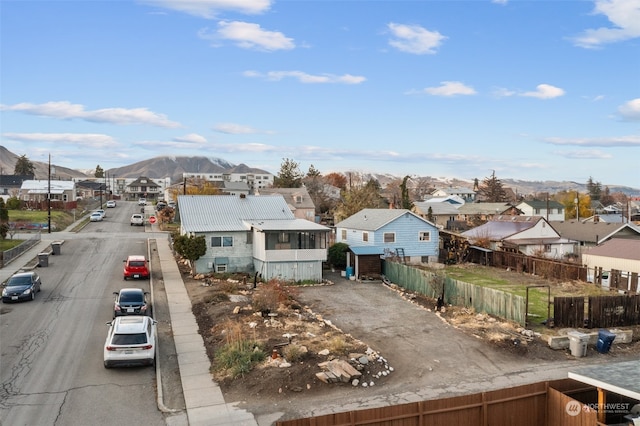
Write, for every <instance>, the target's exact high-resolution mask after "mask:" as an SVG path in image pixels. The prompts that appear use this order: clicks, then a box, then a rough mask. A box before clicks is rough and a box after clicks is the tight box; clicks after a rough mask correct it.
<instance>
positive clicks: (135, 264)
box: [124, 255, 149, 280]
mask: <svg viewBox="0 0 640 426" xmlns="http://www.w3.org/2000/svg"><path fill="white" fill-rule="evenodd" d="M129 278H133V279H145V280H146V279H149V268H148V267H147V259H145V257H144V256H137V255H132V256H129V257H128V258H127V260H124V279H125V280H127V279H129Z"/></svg>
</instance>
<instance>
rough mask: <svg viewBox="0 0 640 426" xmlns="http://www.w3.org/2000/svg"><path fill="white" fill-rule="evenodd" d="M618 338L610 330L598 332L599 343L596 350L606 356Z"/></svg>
mask: <svg viewBox="0 0 640 426" xmlns="http://www.w3.org/2000/svg"><path fill="white" fill-rule="evenodd" d="M615 338H616V335H615V334H613V333H612V332H610V331H608V330H600V331H598V342H597V343H596V349H597V350H598V352H600V353H601V354H606V353H607V352H609V349H611V344H612V343H613V340H614V339H615Z"/></svg>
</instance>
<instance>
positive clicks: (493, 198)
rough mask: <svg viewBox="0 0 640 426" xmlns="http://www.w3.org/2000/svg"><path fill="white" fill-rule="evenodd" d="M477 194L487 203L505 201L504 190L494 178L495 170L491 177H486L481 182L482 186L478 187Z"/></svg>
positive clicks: (505, 194)
mask: <svg viewBox="0 0 640 426" xmlns="http://www.w3.org/2000/svg"><path fill="white" fill-rule="evenodd" d="M478 194H479V195H480V196H481V198H482V200H483V201H485V202H487V203H501V202H506V201H507V192H506V191H505V190H504V187H503V186H502V182H500V179H498V178H497V177H496V172H495V170H494V171H493V173H492V174H491V176H489V177H486V178H485V179H484V180H483V181H482V185H480V188H479V189H478Z"/></svg>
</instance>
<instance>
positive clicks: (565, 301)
mask: <svg viewBox="0 0 640 426" xmlns="http://www.w3.org/2000/svg"><path fill="white" fill-rule="evenodd" d="M587 300H588V301H587V305H586V307H585V298H584V297H556V298H554V300H553V320H554V324H555V326H556V327H572V328H576V327H586V328H610V327H623V326H631V325H638V324H640V295H619V296H590V297H589V298H588V299H587Z"/></svg>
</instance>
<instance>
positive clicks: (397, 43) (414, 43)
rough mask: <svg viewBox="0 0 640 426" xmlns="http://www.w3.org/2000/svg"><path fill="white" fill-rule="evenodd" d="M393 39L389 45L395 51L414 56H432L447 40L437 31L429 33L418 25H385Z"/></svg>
mask: <svg viewBox="0 0 640 426" xmlns="http://www.w3.org/2000/svg"><path fill="white" fill-rule="evenodd" d="M387 27H388V28H389V30H391V33H392V34H393V36H394V37H395V38H394V39H391V40H389V45H391V46H393V47H395V48H396V49H398V50H400V51H402V52H407V53H414V54H416V55H424V54H433V53H436V49H437V48H438V47H440V45H441V44H442V42H443V41H444V40H446V39H447V37H445V36H443V35H442V34H440V33H439V32H437V31H429V30H427V29H425V28H423V27H421V26H419V25H402V24H396V23H393V22H391V23H389V24H387Z"/></svg>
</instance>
